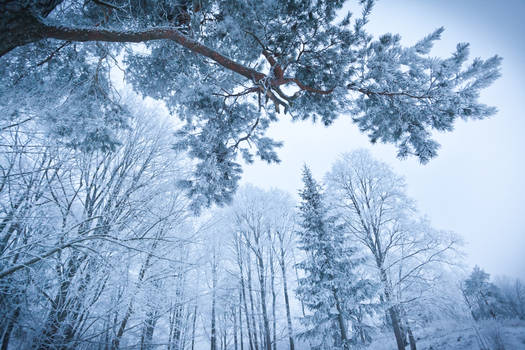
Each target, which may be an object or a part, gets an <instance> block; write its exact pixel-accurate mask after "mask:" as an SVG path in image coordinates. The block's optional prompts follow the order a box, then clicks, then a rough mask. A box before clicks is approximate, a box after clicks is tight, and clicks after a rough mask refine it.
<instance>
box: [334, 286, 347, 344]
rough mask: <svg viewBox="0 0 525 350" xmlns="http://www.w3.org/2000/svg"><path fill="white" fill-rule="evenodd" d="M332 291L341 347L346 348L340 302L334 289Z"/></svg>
mask: <svg viewBox="0 0 525 350" xmlns="http://www.w3.org/2000/svg"><path fill="white" fill-rule="evenodd" d="M332 292H333V295H334V300H335V308H336V310H337V323H338V325H339V331H340V332H341V342H342V343H343V349H345V350H348V335H347V331H346V323H345V319H344V317H343V310H342V307H341V302H340V301H339V296H338V295H337V291H336V290H335V289H334V290H333V291H332Z"/></svg>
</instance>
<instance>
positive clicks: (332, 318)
mask: <svg viewBox="0 0 525 350" xmlns="http://www.w3.org/2000/svg"><path fill="white" fill-rule="evenodd" d="M303 182H304V188H303V189H302V190H301V191H300V196H301V199H302V201H301V205H300V207H299V210H300V216H301V219H302V220H301V222H300V227H301V230H300V231H299V232H298V234H299V243H300V245H299V248H300V249H302V250H303V251H304V253H305V258H304V260H303V261H302V262H301V263H299V264H298V266H299V268H301V269H302V270H303V271H304V277H303V278H301V279H300V280H299V287H298V290H297V294H298V297H299V298H300V299H301V300H302V301H303V302H304V304H305V306H306V307H307V308H308V309H309V311H310V314H308V315H306V316H305V317H304V318H303V322H304V324H305V326H306V327H307V329H306V331H305V332H304V333H303V334H302V335H303V337H306V338H309V339H310V340H311V343H312V345H313V347H314V348H315V349H349V347H350V344H351V343H353V342H355V341H357V338H358V336H360V335H358V334H357V333H358V332H357V330H358V329H362V325H361V324H360V321H359V320H358V319H356V318H355V315H357V314H359V312H357V311H358V310H359V309H360V310H361V311H362V310H363V307H365V308H367V306H368V307H370V305H371V304H369V303H366V301H367V300H369V298H370V296H371V295H372V294H373V293H374V288H373V285H372V284H371V283H370V282H369V281H368V280H363V279H360V278H359V277H358V275H357V273H356V268H357V267H358V266H359V265H360V264H362V263H363V259H362V258H359V257H356V253H357V252H356V249H355V248H352V247H346V246H345V244H344V237H343V232H342V230H341V226H340V225H338V224H337V222H336V217H334V216H330V214H329V210H328V208H327V207H326V205H325V203H324V198H323V194H322V188H321V186H320V185H319V184H318V183H317V182H316V181H315V179H314V178H313V177H312V174H311V172H310V170H309V168H308V167H307V166H305V167H304V170H303ZM349 326H351V327H352V328H353V329H355V330H356V332H354V331H353V330H352V328H350V327H349Z"/></svg>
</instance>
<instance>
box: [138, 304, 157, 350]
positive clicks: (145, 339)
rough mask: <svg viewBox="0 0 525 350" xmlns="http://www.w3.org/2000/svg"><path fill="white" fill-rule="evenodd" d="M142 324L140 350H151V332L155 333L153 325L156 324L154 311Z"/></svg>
mask: <svg viewBox="0 0 525 350" xmlns="http://www.w3.org/2000/svg"><path fill="white" fill-rule="evenodd" d="M146 317H147V318H146V321H145V322H144V329H143V331H142V336H141V339H140V350H151V349H152V346H151V343H152V342H153V332H155V325H156V324H157V320H158V314H157V312H156V311H152V312H149V313H148V315H147V316H146Z"/></svg>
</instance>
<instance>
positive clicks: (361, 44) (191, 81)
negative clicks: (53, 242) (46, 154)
mask: <svg viewBox="0 0 525 350" xmlns="http://www.w3.org/2000/svg"><path fill="white" fill-rule="evenodd" d="M358 3H359V4H358V5H359V6H360V7H361V8H360V10H358V11H357V13H354V14H352V13H350V12H348V11H347V8H348V6H347V5H348V4H347V2H346V1H321V0H316V1H314V0H311V1H291V0H290V1H278V0H265V1H260V0H253V1H251V0H250V1H232V0H223V1H211V0H178V1H172V0H162V1H153V0H131V1H130V0H111V1H106V0H104V1H102V0H92V1H84V0H82V1H78V0H53V1H51V0H2V1H0V12H1V13H2V14H3V16H2V19H1V20H0V33H1V34H0V55H1V58H0V60H1V68H0V74H1V75H2V77H3V79H2V80H3V84H2V86H1V87H0V104H1V106H2V109H3V111H4V113H3V118H4V119H5V120H4V125H5V126H4V127H9V125H15V124H17V123H19V122H20V121H23V120H26V119H28V118H29V119H33V120H36V121H38V122H40V123H42V125H43V126H44V127H45V129H46V130H48V132H49V133H50V134H51V135H54V136H55V137H59V138H60V139H61V140H63V142H64V143H66V144H68V145H70V146H73V147H75V148H83V149H92V148H99V149H111V148H112V147H114V145H115V144H116V143H118V142H119V140H118V137H117V134H118V132H116V130H118V129H119V128H125V127H126V126H127V125H128V119H129V111H128V108H127V106H126V105H125V103H123V100H122V99H121V98H120V95H119V92H118V89H117V88H116V87H115V82H114V80H113V79H112V72H113V71H114V70H115V69H120V70H123V72H124V75H125V80H126V82H127V83H128V84H130V85H131V86H132V87H133V89H134V90H135V92H137V93H138V94H140V95H142V96H149V97H152V98H154V99H157V100H161V101H163V102H164V103H165V104H166V106H167V107H168V109H169V110H170V111H171V112H172V113H173V114H174V115H176V116H177V117H178V118H179V119H180V121H181V122H182V124H183V125H182V127H180V128H179V129H178V131H177V133H176V137H175V138H174V141H173V144H174V147H175V149H177V150H180V151H184V152H186V153H187V154H188V155H189V156H190V157H191V158H193V159H194V160H195V164H194V169H193V171H192V174H191V175H189V176H188V177H187V178H186V179H183V180H181V181H180V185H182V186H183V187H184V188H186V190H187V193H188V194H189V195H190V196H191V198H192V199H193V203H194V207H195V208H196V209H198V208H201V207H203V206H209V205H210V204H212V203H218V204H222V203H225V202H228V201H230V200H231V198H232V195H233V193H234V192H235V189H236V188H237V186H238V181H239V178H240V176H241V173H242V169H241V165H240V157H242V159H244V161H246V162H248V163H250V162H252V161H253V159H254V157H257V158H260V159H262V160H264V161H267V162H278V161H279V157H278V153H277V149H278V148H279V147H280V146H281V144H282V143H281V142H280V141H277V140H273V139H271V138H269V137H267V136H266V135H265V132H266V130H267V129H268V127H269V125H270V124H271V123H272V122H275V121H276V120H278V119H279V118H285V117H291V118H293V119H294V120H297V119H301V120H303V119H312V120H320V121H321V122H322V123H323V124H324V125H330V124H331V123H332V122H333V121H334V120H335V119H337V118H338V117H340V116H341V117H344V118H348V117H350V118H352V120H353V122H354V123H355V124H356V125H357V127H358V128H359V129H360V130H361V131H362V132H363V133H366V134H367V135H368V136H369V138H370V141H371V142H377V141H379V142H386V143H393V144H395V145H396V146H397V149H398V156H399V157H406V156H408V155H414V156H416V157H417V158H418V159H419V160H420V161H421V162H423V163H424V162H427V161H428V160H430V159H431V158H432V157H434V156H436V154H437V150H438V147H439V144H438V143H437V142H436V141H435V140H434V139H433V138H432V132H433V131H450V130H452V129H453V125H454V122H455V120H457V119H458V118H461V119H482V118H485V117H487V116H489V115H492V114H493V113H494V112H495V108H493V107H488V106H486V105H484V104H482V103H480V102H479V101H478V97H479V93H480V91H481V90H482V89H484V88H485V87H487V86H488V85H490V84H491V83H492V82H493V81H494V80H495V79H496V78H497V77H498V76H499V69H500V63H501V58H500V57H498V56H494V57H491V58H488V59H486V60H484V59H480V58H476V59H474V60H471V61H469V48H468V44H465V43H460V44H458V45H457V48H456V51H455V52H454V53H453V54H452V55H451V56H450V57H447V58H438V57H434V56H432V55H431V49H432V46H433V44H434V42H435V41H436V40H439V38H440V36H441V34H442V32H443V28H438V29H437V30H436V31H434V32H432V33H430V34H428V35H426V36H424V35H422V39H421V40H420V41H418V42H417V43H415V44H414V45H413V46H409V47H403V46H402V45H401V43H400V40H401V38H400V36H399V35H396V34H390V33H387V34H384V35H382V36H380V37H379V38H373V36H372V35H370V34H368V33H367V31H366V24H367V22H368V19H369V16H370V13H371V11H372V9H373V5H374V2H373V1H372V0H368V1H364V0H361V1H359V2H358ZM132 43H142V44H141V45H138V46H137V45H136V44H135V45H133V44H132Z"/></svg>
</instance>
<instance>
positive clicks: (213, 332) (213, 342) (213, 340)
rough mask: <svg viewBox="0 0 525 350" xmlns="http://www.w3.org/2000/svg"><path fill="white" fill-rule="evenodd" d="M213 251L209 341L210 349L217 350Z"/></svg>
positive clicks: (215, 266) (215, 273) (214, 258)
mask: <svg viewBox="0 0 525 350" xmlns="http://www.w3.org/2000/svg"><path fill="white" fill-rule="evenodd" d="M216 258H217V257H216V255H215V249H214V250H213V262H212V271H211V273H212V301H211V340H210V343H211V344H210V349H211V350H217V327H216V322H215V304H216V300H215V299H216V294H217V292H216V288H217V265H216V264H217V261H216Z"/></svg>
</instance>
